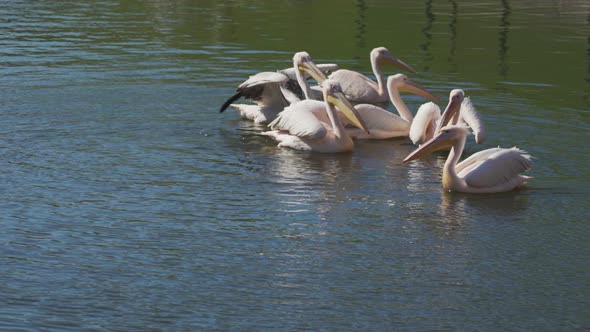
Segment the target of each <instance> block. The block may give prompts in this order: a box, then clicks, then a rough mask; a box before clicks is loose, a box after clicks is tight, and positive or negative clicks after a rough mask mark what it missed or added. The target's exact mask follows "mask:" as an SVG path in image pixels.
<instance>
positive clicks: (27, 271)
mask: <svg viewBox="0 0 590 332" xmlns="http://www.w3.org/2000/svg"><path fill="white" fill-rule="evenodd" d="M589 9H590V8H589V7H588V5H587V4H586V2H585V1H565V2H553V1H526V2H515V1H500V2H498V1H494V2H492V1H477V2H468V1H443V2H437V1H424V2H416V1H398V2H396V3H395V4H393V3H390V2H387V1H356V2H351V3H347V4H345V3H340V2H338V4H337V5H336V3H335V2H332V1H328V2H317V3H316V2H309V1H286V2H283V1H270V0H268V1H256V2H242V1H225V2H211V1H197V2H194V1H155V0H151V1H144V2H113V1H101V2H64V1H45V2H30V1H12V2H6V3H4V5H3V15H2V16H1V17H0V29H2V32H3V33H2V34H1V35H0V36H1V37H0V46H2V47H0V62H1V63H2V64H3V65H2V66H0V77H2V89H0V100H1V102H0V110H1V111H2V115H3V116H2V121H0V126H1V128H0V132H1V133H2V142H3V143H2V144H0V155H1V156H2V158H0V166H1V168H2V170H3V172H2V173H1V174H0V184H1V188H2V193H3V197H4V199H3V200H2V201H1V202H0V208H1V210H2V218H0V220H1V222H2V225H1V226H2V232H0V242H1V243H2V244H3V246H2V250H1V251H0V266H1V268H0V272H1V273H0V297H2V299H3V310H2V312H1V313H0V329H2V330H9V331H12V330H26V331H39V330H43V331H68V330H69V331H145V330H173V331H195V330H222V331H225V330H271V329H272V330H274V329H281V330H362V331H364V330H384V331H388V330H437V331H454V330H490V331H497V330H526V331H529V330H535V331H536V330H551V331H572V330H574V331H575V330H580V331H581V330H587V329H588V327H589V326H590V321H589V319H588V317H590V312H589V311H588V308H590V303H589V302H588V298H590V294H589V290H588V287H587V279H588V278H587V277H588V275H589V271H588V264H587V262H586V261H587V256H588V255H587V254H586V253H588V251H589V249H590V248H589V244H588V241H587V236H586V234H588V223H587V221H588V220H589V218H588V217H589V215H590V214H589V210H588V207H587V197H588V194H589V192H588V183H590V177H589V175H588V174H587V171H586V169H585V168H584V165H587V164H588V156H590V149H589V148H588V146H587V142H588V133H587V128H588V124H589V120H590V119H589V113H588V106H589V105H588V92H589V85H588V80H589V75H590V74H589V73H590V46H589V45H590V39H588V32H589V31H590V30H589V29H590V26H589V23H588V22H589V20H590V15H589V14H588V13H589V11H588V10H589ZM327 13H329V15H328V14H327ZM381 45H383V46H386V47H388V48H389V49H390V50H392V52H393V53H394V54H395V55H397V56H399V57H400V58H402V59H403V60H404V61H405V62H407V63H409V64H410V65H412V66H413V67H414V68H417V69H418V70H419V71H420V73H419V74H417V75H415V76H413V77H412V79H413V80H415V81H416V82H419V83H420V84H421V85H424V86H425V87H426V88H428V89H429V90H431V91H432V92H433V93H435V94H437V95H438V96H440V97H441V98H442V99H443V100H446V98H447V95H448V93H449V90H450V89H452V88H456V87H460V88H463V89H465V91H466V92H467V94H468V95H469V96H471V97H472V100H473V101H474V103H475V104H476V105H477V107H478V109H479V110H480V112H481V113H482V115H483V118H484V120H485V122H486V125H487V127H488V131H489V134H490V135H489V141H488V142H487V143H486V144H484V145H483V146H476V145H474V144H473V143H471V142H469V143H468V145H467V152H469V153H473V152H476V151H478V150H480V149H483V148H488V147H492V146H497V145H501V146H503V147H509V146H513V145H517V146H519V147H522V148H524V149H526V150H527V151H529V152H530V153H531V154H532V155H533V156H534V157H535V158H536V159H535V168H534V170H533V172H532V174H531V175H532V176H534V177H535V180H534V181H532V185H531V188H530V189H527V190H522V191H516V192H511V193H505V194H499V195H465V194H452V193H445V192H443V191H442V189H441V186H440V176H441V173H440V170H441V168H442V165H443V163H444V160H445V157H446V155H445V154H437V155H433V156H431V157H428V158H425V159H423V160H420V161H417V162H412V163H410V164H401V161H402V160H403V158H404V157H405V156H406V155H407V154H408V153H409V152H411V151H412V150H413V149H414V147H413V146H412V145H411V144H410V143H409V141H408V140H406V139H396V140H385V141H375V142H358V143H357V146H356V149H355V151H354V152H353V153H350V154H342V155H321V154H313V153H311V154H310V153H302V152H298V151H291V150H285V149H279V148H277V147H276V146H275V145H274V144H273V143H272V142H271V141H270V140H269V139H268V138H267V137H264V136H261V135H259V132H260V131H261V130H263V129H264V127H263V126H258V125H254V124H252V123H248V122H245V121H241V120H239V119H238V118H237V116H236V114H234V113H231V112H226V113H223V114H221V115H220V114H219V113H218V108H219V105H220V103H221V102H223V100H225V98H227V97H228V96H230V95H231V94H232V93H233V92H234V89H235V87H236V86H237V85H238V84H239V83H240V82H242V81H243V80H244V79H245V78H246V77H248V75H251V74H253V73H255V72H259V71H262V70H275V69H278V68H285V67H288V66H290V63H291V60H290V58H291V57H292V54H293V53H294V52H295V51H300V50H307V51H308V52H310V53H311V54H312V56H313V57H314V59H315V60H316V61H318V62H335V63H338V64H340V65H341V66H342V67H346V68H352V69H356V70H360V71H362V72H364V73H368V74H369V73H370V72H371V68H370V65H369V63H368V54H369V51H370V49H371V48H372V47H374V46H381ZM393 70H394V69H392V68H386V69H385V71H386V73H387V74H393V73H395V72H394V71H393ZM404 99H405V100H406V101H407V103H408V105H409V106H410V108H411V109H412V110H415V109H417V107H418V106H419V104H421V103H423V102H424V101H423V100H422V99H420V98H418V97H415V96H404Z"/></svg>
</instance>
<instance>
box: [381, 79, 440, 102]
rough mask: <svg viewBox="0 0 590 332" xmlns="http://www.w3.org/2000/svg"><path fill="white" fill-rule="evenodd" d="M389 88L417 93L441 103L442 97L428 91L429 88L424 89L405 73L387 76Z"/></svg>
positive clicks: (390, 89)
mask: <svg viewBox="0 0 590 332" xmlns="http://www.w3.org/2000/svg"><path fill="white" fill-rule="evenodd" d="M387 89H388V90H389V91H392V90H393V89H396V90H398V91H401V92H407V93H411V94H415V95H417V96H420V97H424V98H426V99H429V100H431V101H433V102H435V103H440V99H438V98H437V97H435V96H434V95H433V94H432V93H430V92H428V90H426V89H424V88H423V87H421V86H420V85H418V84H416V83H414V82H412V81H411V80H410V79H409V78H408V76H406V75H404V74H396V75H392V76H389V77H388V78H387Z"/></svg>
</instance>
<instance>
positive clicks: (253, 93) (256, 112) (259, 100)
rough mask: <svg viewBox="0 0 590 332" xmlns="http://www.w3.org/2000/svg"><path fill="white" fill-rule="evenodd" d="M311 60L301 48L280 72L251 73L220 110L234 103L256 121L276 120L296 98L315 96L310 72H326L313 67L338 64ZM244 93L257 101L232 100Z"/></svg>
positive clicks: (326, 68)
mask: <svg viewBox="0 0 590 332" xmlns="http://www.w3.org/2000/svg"><path fill="white" fill-rule="evenodd" d="M309 63H313V62H312V60H311V57H310V56H309V54H307V53H306V52H298V53H295V55H294V56H293V68H288V69H283V70H281V71H279V72H261V73H258V74H256V75H254V76H250V78H248V79H247V80H246V81H245V82H243V83H242V84H240V85H239V86H238V88H237V90H236V91H237V92H236V94H234V95H233V96H231V97H230V98H229V99H228V100H226V101H225V102H224V103H223V105H222V106H221V108H220V109H219V112H220V113H221V112H223V111H225V110H226V109H227V108H228V107H230V106H231V107H232V108H234V109H236V110H237V111H238V112H239V113H240V116H241V117H242V118H245V119H249V120H252V121H254V122H255V123H268V122H270V121H272V120H274V119H275V118H276V116H277V114H279V112H281V111H282V110H283V109H284V108H285V107H286V106H288V105H289V104H290V103H291V102H293V101H294V100H298V99H302V98H304V97H305V98H310V97H311V96H312V92H311V89H310V88H309V85H308V84H307V81H306V80H307V79H308V78H309V77H310V76H313V77H319V76H318V75H319V74H321V75H322V76H324V74H323V73H321V72H320V73H319V74H318V73H315V72H314V71H316V70H318V71H320V70H322V71H331V70H334V69H336V68H337V67H338V66H337V65H334V64H319V65H315V64H314V65H313V66H312V65H310V64H309ZM302 90H303V91H302ZM241 97H245V98H246V99H250V100H252V101H254V102H255V103H256V105H251V104H232V103H233V102H234V101H236V100H238V99H240V98H241Z"/></svg>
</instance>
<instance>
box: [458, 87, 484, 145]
mask: <svg viewBox="0 0 590 332" xmlns="http://www.w3.org/2000/svg"><path fill="white" fill-rule="evenodd" d="M460 114H461V119H462V120H463V121H465V122H466V123H467V125H469V127H471V130H473V133H474V134H475V142H477V144H481V143H483V142H485V140H486V137H487V132H486V128H485V126H484V124H483V121H482V119H481V116H480V114H479V113H478V112H477V110H476V109H475V106H473V103H472V102H471V98H469V97H465V99H464V100H463V103H461V113H460Z"/></svg>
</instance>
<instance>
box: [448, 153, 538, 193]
mask: <svg viewBox="0 0 590 332" xmlns="http://www.w3.org/2000/svg"><path fill="white" fill-rule="evenodd" d="M493 150H495V151H493V152H492V153H487V152H485V151H484V152H483V153H481V154H479V156H477V155H478V154H477V153H476V154H474V155H472V156H471V157H470V158H472V157H475V158H474V159H473V160H475V161H474V162H473V163H472V164H470V165H468V166H467V167H465V168H463V169H462V170H461V171H460V172H458V175H459V176H460V177H463V178H464V179H465V182H466V183H467V185H469V186H471V187H479V188H488V187H495V186H498V185H501V184H503V183H507V182H510V181H512V180H514V178H516V177H518V176H519V175H520V173H522V172H524V171H527V170H529V169H530V168H531V167H532V161H531V156H530V155H529V154H528V153H526V152H525V151H523V150H520V149H518V148H516V147H514V148H512V149H500V148H496V149H493ZM483 156H485V158H483V159H482V157H483ZM468 159H469V158H468Z"/></svg>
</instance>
